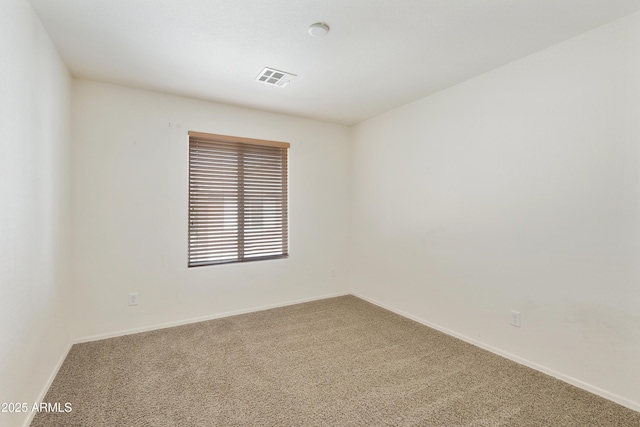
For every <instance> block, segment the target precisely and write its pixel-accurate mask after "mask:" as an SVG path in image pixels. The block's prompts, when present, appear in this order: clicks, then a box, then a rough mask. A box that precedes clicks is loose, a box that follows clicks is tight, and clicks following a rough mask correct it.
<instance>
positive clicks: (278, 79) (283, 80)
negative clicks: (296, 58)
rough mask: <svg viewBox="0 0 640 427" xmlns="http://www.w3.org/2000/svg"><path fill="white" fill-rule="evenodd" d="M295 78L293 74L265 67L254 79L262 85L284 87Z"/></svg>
mask: <svg viewBox="0 0 640 427" xmlns="http://www.w3.org/2000/svg"><path fill="white" fill-rule="evenodd" d="M295 77H296V75H295V74H291V73H287V72H286V71H280V70H274V69H273V68H267V67H265V69H264V70H262V71H261V72H260V74H258V77H256V81H258V82H261V83H264V84H268V85H271V86H278V87H285V86H286V85H288V84H289V83H290V82H291V80H293V79H294V78H295Z"/></svg>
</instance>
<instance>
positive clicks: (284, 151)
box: [187, 131, 290, 268]
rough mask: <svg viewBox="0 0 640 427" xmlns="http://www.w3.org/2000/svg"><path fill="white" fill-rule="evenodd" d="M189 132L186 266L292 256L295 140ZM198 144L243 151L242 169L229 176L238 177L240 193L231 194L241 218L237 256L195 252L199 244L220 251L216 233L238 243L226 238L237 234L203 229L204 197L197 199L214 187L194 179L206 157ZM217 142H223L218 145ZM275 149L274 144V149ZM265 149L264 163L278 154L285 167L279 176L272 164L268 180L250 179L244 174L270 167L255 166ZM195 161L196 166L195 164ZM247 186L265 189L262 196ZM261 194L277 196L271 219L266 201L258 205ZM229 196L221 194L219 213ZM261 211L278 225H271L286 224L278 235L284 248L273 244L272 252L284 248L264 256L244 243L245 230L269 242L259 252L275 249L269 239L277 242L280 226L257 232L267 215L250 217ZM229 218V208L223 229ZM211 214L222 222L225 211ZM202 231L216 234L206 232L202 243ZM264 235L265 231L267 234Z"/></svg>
mask: <svg viewBox="0 0 640 427" xmlns="http://www.w3.org/2000/svg"><path fill="white" fill-rule="evenodd" d="M188 136H189V154H188V157H189V161H188V163H189V167H188V169H189V171H188V181H189V183H188V204H187V205H188V228H187V266H188V268H195V267H205V266H211V265H220V264H231V263H239V262H251V261H263V260H272V259H283V258H288V256H289V221H288V218H289V213H288V206H289V200H288V199H289V190H288V187H289V185H288V181H289V167H288V156H289V148H290V144H289V143H288V142H280V141H270V140H262V139H253V138H243V137H237V136H230V135H218V134H210V133H204V132H194V131H189V132H188ZM198 144H201V145H203V144H208V145H209V149H212V148H211V147H214V148H213V150H216V148H215V147H218V148H220V147H223V149H224V150H228V151H229V152H230V153H236V155H237V156H238V157H237V159H238V160H237V162H238V163H237V171H235V172H234V173H233V174H231V175H230V178H229V179H231V180H234V179H235V180H236V181H237V190H236V192H235V193H234V192H233V191H230V192H229V193H231V194H233V196H231V197H230V198H231V199H234V198H235V199H236V202H235V207H234V208H232V209H231V210H234V209H235V211H236V215H235V221H236V222H235V225H234V227H235V228H234V227H231V228H232V229H237V230H236V233H237V238H236V239H235V240H236V242H237V253H236V257H235V258H227V259H219V260H200V261H197V260H195V259H194V256H197V254H196V255H194V254H193V251H192V247H195V246H196V244H197V245H198V247H199V248H203V247H206V248H208V249H210V250H212V251H214V252H215V249H214V248H216V247H217V246H219V245H220V244H219V243H218V244H216V243H214V242H212V241H211V240H213V239H215V238H221V239H224V240H226V241H225V243H224V245H230V246H231V247H232V248H233V243H227V242H228V241H229V239H233V238H232V237H224V233H223V232H220V233H219V234H216V233H217V232H216V231H213V232H211V231H208V230H207V231H204V230H203V228H204V226H203V225H202V222H201V221H202V217H203V216H204V215H206V213H203V211H202V208H203V206H202V205H198V203H199V202H196V201H194V199H196V197H197V196H202V195H203V194H206V193H207V192H209V191H211V190H203V189H202V187H204V186H203V184H202V183H199V184H196V182H195V181H199V178H195V175H196V174H197V173H201V172H202V170H203V166H202V163H203V160H202V159H200V160H197V159H198V155H197V153H199V151H197V150H198V148H200V149H201V150H202V147H201V146H200V147H198V146H197V145H198ZM216 144H218V145H217V146H216ZM194 146H195V147H194ZM233 147H235V148H233ZM271 148H273V150H272V149H271ZM260 153H265V154H264V155H263V157H264V160H263V161H264V162H271V163H273V162H274V159H276V158H277V157H278V156H279V157H280V160H279V161H280V163H279V165H280V166H279V167H280V170H281V172H280V174H279V178H278V172H277V170H278V169H277V168H278V166H276V169H275V170H276V172H274V169H273V167H271V168H269V170H268V171H267V173H268V174H269V175H268V179H265V180H264V182H261V181H262V180H260V181H257V180H256V178H255V177H254V178H245V174H246V175H250V174H251V173H254V174H255V173H256V171H257V172H258V175H260V174H261V173H265V169H261V166H259V165H255V160H256V156H257V158H258V159H259V158H260V156H261V155H260ZM246 158H248V159H249V161H248V162H247V163H248V164H249V166H247V165H246V164H245V159H246ZM194 159H196V160H194ZM227 161H228V160H227ZM275 163H276V164H278V161H275ZM194 164H195V165H196V166H194ZM193 170H196V171H197V172H194V171H193ZM214 175H218V176H217V177H216V178H215V179H220V177H221V176H224V175H223V174H222V173H220V172H216V173H214ZM224 178H225V180H226V178H227V177H224ZM220 182H221V181H217V182H216V183H217V184H219V185H220V186H221V187H224V186H225V185H226V184H220ZM274 182H275V183H276V184H274ZM248 185H249V186H256V185H257V187H258V189H261V191H262V195H261V194H260V192H258V193H256V191H255V189H253V187H252V190H251V191H248V190H247V188H248ZM274 189H275V190H278V191H276V193H273V191H274ZM267 190H268V191H267ZM215 191H221V190H213V192H214V194H215ZM227 191H228V190H227ZM245 192H247V193H250V195H245ZM274 194H275V195H276V196H275V197H273V195H274ZM256 196H257V197H258V199H261V200H264V198H265V197H269V196H272V197H273V198H274V199H275V204H274V206H275V208H274V212H273V213H272V214H270V216H271V218H269V214H268V213H267V215H265V214H264V211H265V205H264V204H263V203H262V202H259V203H260V204H259V205H255V200H256V198H255V197H256ZM224 198H225V196H224V195H222V200H223V202H222V208H219V207H217V206H215V205H214V209H217V210H218V212H220V210H222V212H226V205H225V204H224ZM248 201H250V202H248ZM205 203H206V204H211V203H216V202H210V201H207V202H205ZM245 205H249V206H251V205H253V206H252V207H248V208H246V207H245ZM197 207H199V208H200V211H199V212H198V213H197V214H196V213H195V212H196V211H197V209H196V208H197ZM206 207H210V206H205V208H206ZM192 213H193V215H192ZM258 214H259V216H260V218H263V216H266V217H267V220H268V221H271V222H275V224H276V225H275V226H274V227H272V228H275V229H277V228H280V229H281V230H280V233H281V234H280V235H279V236H280V239H281V247H282V249H281V250H279V249H273V251H278V252H279V253H277V254H268V255H264V256H260V255H255V254H254V255H245V251H249V252H250V250H247V248H249V246H248V244H247V243H245V236H246V235H250V236H252V238H253V239H257V240H254V241H253V242H250V243H253V244H254V245H258V246H260V245H261V244H264V245H265V246H264V248H261V247H259V248H258V249H257V250H258V251H260V250H265V251H271V249H269V248H272V247H273V245H274V243H273V242H268V241H269V240H272V239H276V242H278V237H277V236H278V232H277V231H275V232H273V231H269V232H267V233H265V234H264V235H261V234H260V232H259V231H256V227H257V228H259V224H260V221H262V219H260V220H258V221H256V220H255V219H253V220H252V219H251V217H252V216H254V218H255V216H256V215H258ZM225 217H226V213H222V222H221V224H222V225H221V227H222V228H223V229H225V228H227V225H226V220H225ZM210 218H213V220H214V221H216V222H217V223H219V224H220V220H221V218H220V213H211V214H210ZM210 218H207V219H210ZM205 221H206V219H205ZM195 222H200V224H199V225H194V223H195ZM278 224H280V226H278ZM251 228H253V229H251ZM198 230H200V235H202V233H204V232H206V233H207V234H209V235H210V234H215V236H214V237H207V238H205V239H204V241H203V242H198V241H197V235H198ZM232 233H233V232H232ZM251 233H253V234H251ZM267 234H269V235H276V237H264V236H266V235H267ZM220 236H223V237H220ZM256 236H257V237H256ZM260 236H262V238H261V237H260ZM275 245H276V247H277V245H278V243H275ZM233 250H234V249H230V252H233ZM255 250H256V249H255V246H254V251H255ZM196 252H197V251H196ZM201 256H202V255H201ZM220 256H223V255H220ZM214 257H215V255H211V258H214Z"/></svg>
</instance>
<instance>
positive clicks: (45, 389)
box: [23, 342, 73, 427]
mask: <svg viewBox="0 0 640 427" xmlns="http://www.w3.org/2000/svg"><path fill="white" fill-rule="evenodd" d="M72 346H73V342H69V344H68V345H67V349H66V350H65V351H64V353H62V356H60V359H59V360H58V362H57V363H56V366H55V367H54V368H53V371H52V372H51V375H49V378H48V379H47V382H46V383H45V385H44V387H42V390H40V393H39V394H38V398H37V399H36V400H35V401H34V402H44V397H45V396H46V395H47V392H48V391H49V387H51V384H52V383H53V380H54V379H55V378H56V375H58V371H59V370H60V368H61V367H62V363H64V360H65V359H66V358H67V355H68V354H69V351H70V350H71V347H72ZM36 414H37V412H34V411H30V412H29V415H28V416H27V418H26V420H25V421H24V424H23V426H24V427H29V425H30V424H31V422H32V421H33V417H35V416H36Z"/></svg>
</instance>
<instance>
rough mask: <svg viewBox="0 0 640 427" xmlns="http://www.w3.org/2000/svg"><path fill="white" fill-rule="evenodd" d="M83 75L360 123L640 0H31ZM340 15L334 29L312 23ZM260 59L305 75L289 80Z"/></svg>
mask: <svg viewBox="0 0 640 427" xmlns="http://www.w3.org/2000/svg"><path fill="white" fill-rule="evenodd" d="M31 3H32V4H33V6H34V8H35V10H36V12H37V13H38V15H39V16H40V19H41V20H42V23H43V24H44V26H45V28H46V29H47V31H48V32H49V34H50V35H51V38H52V39H53V42H54V43H55V45H56V46H57V48H58V51H59V52H60V54H61V56H62V58H63V60H64V61H65V62H66V64H67V66H68V67H69V69H70V71H71V73H72V74H73V75H74V76H77V77H81V78H86V79H91V80H99V81H104V82H109V83H116V84H121V85H126V86H131V87H137V88H141V89H149V90H155V91H159V92H165V93H171V94H178V95H184V96H188V97H193V98H200V99H206V100H211V101H217V102H222V103H227V104H233V105H239V106H245V107H252V108H257V109H262V110H268V111H274V112H279V113H285V114H292V115H296V116H301V117H308V118H313V119H319V120H324V121H329V122H335V123H343V124H347V125H350V124H354V123H358V122H360V121H362V120H366V119H367V118H370V117H372V116H375V115H377V114H380V113H383V112H385V111H388V110H390V109H392V108H395V107H398V106H400V105H403V104H406V103H408V102H411V101H413V100H416V99H418V98H421V97H423V96H426V95H429V94H431V93H434V92H437V91H439V90H442V89H444V88H446V87H449V86H452V85H454V84H456V83H459V82H461V81H464V80H466V79H469V78H471V77H473V76H476V75H478V74H481V73H483V72H486V71H488V70H491V69H493V68H496V67H499V66H501V65H504V64H507V63H509V62H511V61H514V60H516V59H518V58H522V57H524V56H527V55H529V54H532V53H534V52H537V51H539V50H541V49H544V48H546V47H548V46H551V45H553V44H556V43H558V42H561V41H563V40H566V39H568V38H570V37H573V36H575V35H578V34H580V33H583V32H585V31H588V30H590V29H592V28H595V27H598V26H600V25H603V24H605V23H607V22H610V21H613V20H615V19H618V18H621V17H623V16H625V15H628V14H631V13H633V12H635V11H637V10H640V0H334V1H330V0H269V1H267V0H32V1H31ZM318 21H324V22H326V23H328V24H329V25H330V26H331V32H330V33H329V35H328V36H326V37H325V38H322V39H320V38H314V37H311V36H310V35H309V34H308V33H307V28H308V27H309V25H310V24H312V23H314V22H318ZM264 67H272V68H276V69H279V70H284V71H288V72H291V73H294V74H297V75H298V77H297V78H296V79H294V80H293V82H292V83H291V84H289V85H288V86H287V87H285V88H279V87H274V86H268V85H264V84H260V83H257V82H255V81H254V79H255V77H256V76H257V75H258V73H259V72H260V71H261V70H262V69H263V68H264Z"/></svg>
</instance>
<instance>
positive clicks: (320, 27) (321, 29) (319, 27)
mask: <svg viewBox="0 0 640 427" xmlns="http://www.w3.org/2000/svg"><path fill="white" fill-rule="evenodd" d="M309 34H311V35H312V36H314V37H324V36H326V35H327V34H329V26H328V25H327V24H325V23H324V22H316V23H315V24H311V25H310V26H309Z"/></svg>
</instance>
